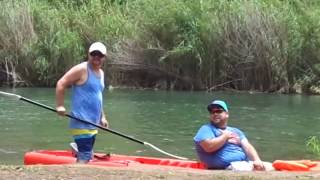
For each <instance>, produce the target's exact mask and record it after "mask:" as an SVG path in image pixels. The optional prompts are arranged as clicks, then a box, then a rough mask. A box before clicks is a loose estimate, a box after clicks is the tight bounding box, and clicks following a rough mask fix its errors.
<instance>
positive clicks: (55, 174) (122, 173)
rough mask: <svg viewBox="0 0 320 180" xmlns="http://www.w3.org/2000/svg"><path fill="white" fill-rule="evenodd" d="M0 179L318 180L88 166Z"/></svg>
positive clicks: (3, 173) (315, 175)
mask: <svg viewBox="0 0 320 180" xmlns="http://www.w3.org/2000/svg"><path fill="white" fill-rule="evenodd" d="M0 177H1V178H0V179H43V180H44V179H139V180H141V179H148V180H149V179H177V180H178V179H179V180H180V179H190V180H191V179H192V180H193V179H197V180H204V179H226V180H227V179H228V180H229V179H241V180H244V179H250V180H255V179H261V180H280V179H281V180H282V179H319V178H320V172H280V171H268V172H266V171H263V172H262V171H259V172H258V171H256V172H235V171H226V170H194V169H186V168H172V167H170V168H168V167H166V168H160V169H159V168H157V167H152V166H151V167H150V166H146V167H135V168H127V167H102V166H88V165H78V164H72V165H32V166H24V165H22V166H10V165H0Z"/></svg>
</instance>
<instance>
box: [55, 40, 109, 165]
mask: <svg viewBox="0 0 320 180" xmlns="http://www.w3.org/2000/svg"><path fill="white" fill-rule="evenodd" d="M106 55H107V48H106V47H105V45H104V44H102V43H101V42H95V43H93V44H91V46H90V48H89V51H88V60H87V61H86V62H82V63H80V64H78V65H75V66H73V67H72V68H71V69H70V70H69V71H68V72H66V73H65V74H64V75H63V76H62V78H61V79H60V80H59V81H58V83H57V86H56V105H57V107H56V110H57V112H58V114H59V115H62V116H63V115H65V113H66V109H65V107H64V93H65V89H66V88H68V87H72V90H71V91H72V98H71V115H72V116H74V117H77V118H79V119H83V120H86V121H90V122H92V123H94V124H97V125H102V126H104V127H108V121H107V119H106V117H105V115H104V112H103V101H102V97H103V95H102V92H103V89H104V72H103V70H102V69H101V67H102V65H103V62H104V61H105V58H106ZM69 127H70V128H71V133H72V135H73V138H74V141H75V143H76V144H77V146H78V151H79V152H78V153H77V162H78V163H87V162H89V160H90V159H92V157H93V145H94V142H95V137H96V134H97V133H98V130H97V128H96V127H95V126H93V125H90V124H87V123H83V122H80V121H77V120H76V119H72V118H71V119H70V124H69Z"/></svg>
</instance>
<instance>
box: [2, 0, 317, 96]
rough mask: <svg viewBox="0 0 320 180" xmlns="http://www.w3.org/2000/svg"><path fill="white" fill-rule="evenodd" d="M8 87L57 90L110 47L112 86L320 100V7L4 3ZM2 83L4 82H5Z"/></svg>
mask: <svg viewBox="0 0 320 180" xmlns="http://www.w3.org/2000/svg"><path fill="white" fill-rule="evenodd" d="M0 6H1V7H3V10H2V11H1V12H0V25H1V26H0V65H1V66H0V82H11V83H14V84H16V83H19V82H24V83H23V84H24V85H28V86H54V85H55V83H56V81H57V79H58V78H59V77H60V76H61V75H62V74H63V73H64V72H65V71H66V70H67V69H68V68H70V67H71V66H72V65H74V64H76V63H78V62H80V61H82V60H84V59H85V58H86V49H87V47H88V46H89V44H90V43H91V42H93V41H102V42H104V43H106V44H107V46H108V51H109V57H108V58H109V59H108V62H107V64H106V66H105V70H106V71H107V75H108V81H109V83H111V84H112V85H113V86H120V85H124V86H138V87H151V88H163V89H182V90H208V91H212V90H219V89H235V90H253V91H263V92H274V91H279V92H284V93H291V92H301V91H302V92H305V93H319V92H320V88H319V87H320V54H319V53H320V51H319V47H320V21H319V18H318V17H319V16H320V2H318V1H313V0H311V1H301V0H283V1H278V0H260V1H246V0H232V1H230V0H221V1H216V0H207V1H203V0H199V1H188V0H176V1H172V0H132V1H127V0H90V1H85V0H78V1H71V0H63V1H53V0H22V1H0ZM0 85H1V84H0Z"/></svg>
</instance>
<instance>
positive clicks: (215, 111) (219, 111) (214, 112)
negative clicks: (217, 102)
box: [210, 109, 224, 114]
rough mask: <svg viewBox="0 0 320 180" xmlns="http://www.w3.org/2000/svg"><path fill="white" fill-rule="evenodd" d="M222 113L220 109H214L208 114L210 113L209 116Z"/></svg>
mask: <svg viewBox="0 0 320 180" xmlns="http://www.w3.org/2000/svg"><path fill="white" fill-rule="evenodd" d="M222 112H224V110H222V109H216V110H213V111H211V112H210V113H211V114H221V113H222Z"/></svg>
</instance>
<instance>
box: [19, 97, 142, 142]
mask: <svg viewBox="0 0 320 180" xmlns="http://www.w3.org/2000/svg"><path fill="white" fill-rule="evenodd" d="M19 100H22V101H25V102H28V103H31V104H34V105H37V106H39V107H42V108H45V109H47V110H50V111H53V112H57V110H56V109H54V108H52V107H50V106H47V105H44V104H41V103H38V102H35V101H32V100H30V99H27V98H24V97H20V98H19ZM65 116H67V117H69V118H72V119H75V120H77V121H80V122H83V123H87V124H90V125H93V126H95V127H97V128H100V129H102V130H105V131H108V132H111V133H113V134H116V135H118V136H121V137H124V138H127V139H130V140H131V141H134V142H137V143H140V144H145V142H143V141H141V140H139V139H135V138H133V137H130V136H127V135H125V134H123V133H120V132H118V131H115V130H112V129H109V128H106V127H102V126H100V125H97V124H95V123H92V122H89V121H86V120H83V119H79V118H77V117H74V116H71V115H70V114H66V115H65Z"/></svg>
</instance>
